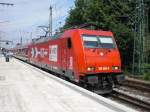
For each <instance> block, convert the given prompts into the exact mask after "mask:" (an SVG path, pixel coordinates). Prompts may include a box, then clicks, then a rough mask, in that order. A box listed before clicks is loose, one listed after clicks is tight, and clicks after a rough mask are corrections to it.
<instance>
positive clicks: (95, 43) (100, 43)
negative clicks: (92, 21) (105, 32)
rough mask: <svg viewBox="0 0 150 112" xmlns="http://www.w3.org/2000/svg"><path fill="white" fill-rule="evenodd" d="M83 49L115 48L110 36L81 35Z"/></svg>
mask: <svg viewBox="0 0 150 112" xmlns="http://www.w3.org/2000/svg"><path fill="white" fill-rule="evenodd" d="M82 40H83V44H84V47H85V48H116V44H115V42H114V40H113V38H112V37H111V36H95V35H82Z"/></svg>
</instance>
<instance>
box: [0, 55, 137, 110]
mask: <svg viewBox="0 0 150 112" xmlns="http://www.w3.org/2000/svg"><path fill="white" fill-rule="evenodd" d="M0 112H135V110H133V109H130V108H128V107H125V106H124V105H121V104H118V103H116V102H113V101H111V100H109V99H106V98H104V97H102V96H99V95H97V94H95V93H92V92H90V91H87V90H85V89H83V88H80V87H78V86H76V85H74V84H71V83H69V82H67V81H64V80H62V79H59V78H57V77H55V76H53V75H51V74H49V73H47V72H44V71H42V70H40V69H38V68H35V67H33V66H31V65H29V64H27V63H24V62H22V61H19V60H17V59H14V58H12V59H10V62H5V58H4V57H3V56H0Z"/></svg>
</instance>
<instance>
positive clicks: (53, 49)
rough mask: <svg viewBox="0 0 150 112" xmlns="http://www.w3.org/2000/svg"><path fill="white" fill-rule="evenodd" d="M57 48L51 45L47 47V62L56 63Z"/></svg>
mask: <svg viewBox="0 0 150 112" xmlns="http://www.w3.org/2000/svg"><path fill="white" fill-rule="evenodd" d="M57 49H58V46H57V45H51V46H49V60H50V61H54V62H57V57H58V50H57Z"/></svg>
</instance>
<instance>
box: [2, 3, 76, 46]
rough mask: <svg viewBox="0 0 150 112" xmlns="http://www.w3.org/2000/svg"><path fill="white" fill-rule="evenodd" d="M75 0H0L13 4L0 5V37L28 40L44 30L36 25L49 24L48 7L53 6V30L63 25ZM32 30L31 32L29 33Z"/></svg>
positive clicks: (15, 41) (16, 40) (17, 40)
mask: <svg viewBox="0 0 150 112" xmlns="http://www.w3.org/2000/svg"><path fill="white" fill-rule="evenodd" d="M74 1H75V0H0V3H2V2H4V3H13V4H14V6H2V5H0V39H3V40H4V39H5V40H6V39H7V40H13V41H14V44H15V43H18V42H19V41H20V38H21V36H22V38H23V42H24V43H26V42H29V41H30V40H31V37H32V38H37V37H38V36H39V35H42V34H43V33H44V32H43V31H42V29H40V28H39V27H38V26H41V25H46V26H48V24H49V7H50V5H52V7H53V32H54V31H55V30H56V29H57V28H59V27H60V26H63V25H64V23H65V20H66V17H67V16H68V14H69V10H70V9H71V8H73V7H74ZM31 32H32V34H31Z"/></svg>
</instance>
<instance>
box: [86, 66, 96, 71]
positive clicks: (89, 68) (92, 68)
mask: <svg viewBox="0 0 150 112" xmlns="http://www.w3.org/2000/svg"><path fill="white" fill-rule="evenodd" d="M94 70H95V67H88V68H87V71H94Z"/></svg>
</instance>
